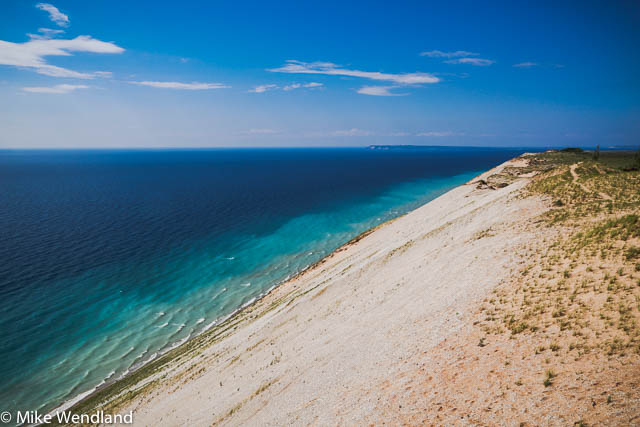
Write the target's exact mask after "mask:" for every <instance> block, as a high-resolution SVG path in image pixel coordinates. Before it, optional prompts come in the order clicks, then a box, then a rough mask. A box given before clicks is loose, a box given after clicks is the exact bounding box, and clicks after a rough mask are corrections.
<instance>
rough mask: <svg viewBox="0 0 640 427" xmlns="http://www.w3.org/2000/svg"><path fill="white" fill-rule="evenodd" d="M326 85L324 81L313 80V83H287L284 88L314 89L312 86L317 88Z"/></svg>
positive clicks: (288, 89) (287, 89)
mask: <svg viewBox="0 0 640 427" xmlns="http://www.w3.org/2000/svg"><path fill="white" fill-rule="evenodd" d="M322 86H324V85H323V84H322V83H316V82H311V83H304V84H303V83H292V84H290V85H286V86H284V87H283V88H282V90H286V91H290V90H294V89H300V88H308V89H312V88H317V87H322Z"/></svg>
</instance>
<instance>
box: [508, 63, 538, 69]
mask: <svg viewBox="0 0 640 427" xmlns="http://www.w3.org/2000/svg"><path fill="white" fill-rule="evenodd" d="M537 65H538V63H537V62H520V63H519V64H513V66H514V67H518V68H529V67H536V66H537Z"/></svg>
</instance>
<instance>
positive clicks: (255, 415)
mask: <svg viewBox="0 0 640 427" xmlns="http://www.w3.org/2000/svg"><path fill="white" fill-rule="evenodd" d="M509 165H510V166H524V165H526V161H524V160H523V159H516V160H514V161H512V162H511V163H510V162H507V163H505V164H503V165H501V166H500V167H499V168H496V169H494V170H492V171H491V173H496V172H499V171H500V170H501V169H502V168H503V167H505V166H509ZM483 175H485V176H488V175H487V174H483ZM489 175H490V174H489ZM528 181H529V178H520V179H518V180H516V181H515V182H514V183H512V184H510V185H508V186H507V187H504V188H500V189H496V190H492V189H478V188H476V184H473V183H468V184H466V185H463V186H460V187H458V188H455V189H454V190H452V191H450V192H448V193H447V194H445V195H443V196H441V197H439V198H438V199H436V200H434V201H432V202H430V203H428V204H426V205H424V206H422V207H421V208H419V209H417V210H415V211H413V212H411V213H409V214H407V215H405V216H403V217H401V218H399V219H397V220H395V221H392V222H390V223H387V224H385V225H383V226H381V227H379V228H378V229H376V230H375V231H373V232H372V233H370V234H368V235H367V236H365V237H363V238H362V239H361V240H359V241H357V242H356V243H353V244H350V245H347V246H346V247H344V248H343V249H341V250H338V251H337V252H335V253H334V254H333V255H332V256H330V257H329V258H328V259H327V260H326V261H325V262H323V263H320V264H319V265H317V266H315V267H314V268H312V269H310V270H308V271H307V272H305V273H304V274H302V275H300V276H298V277H296V278H295V279H293V280H291V281H290V282H288V283H286V284H284V285H282V286H280V287H279V288H277V289H276V290H275V291H273V292H272V293H271V294H269V295H268V296H267V297H265V298H264V299H263V300H261V301H260V302H258V303H257V304H255V305H254V306H252V307H250V309H248V310H247V311H246V312H245V313H243V314H244V320H243V321H242V322H240V323H239V324H238V325H237V326H236V327H235V328H234V330H233V332H232V333H230V334H228V336H226V337H225V338H224V339H222V340H219V341H217V342H214V343H213V344H208V345H206V346H203V348H202V349H200V350H199V354H197V356H195V357H193V358H189V359H187V360H184V358H181V359H180V360H177V361H175V362H173V363H171V364H170V366H169V367H168V368H166V369H164V370H163V371H162V372H160V373H158V374H157V375H155V376H154V377H153V379H155V380H157V386H155V387H154V388H152V389H151V391H145V392H143V393H141V394H139V395H138V396H137V397H136V398H135V399H134V400H133V401H132V402H130V403H129V404H128V405H127V406H126V407H125V408H124V410H123V411H122V412H128V411H129V410H131V409H133V411H134V422H135V424H136V425H148V426H156V425H176V426H178V425H192V426H194V425H195V426H197V425H211V424H213V423H220V424H229V425H240V424H242V425H284V424H296V425H307V424H310V423H316V424H318V425H327V424H330V425H333V424H347V425H353V424H357V423H359V422H360V421H362V420H364V419H365V418H367V416H368V415H370V414H371V413H372V412H373V409H374V408H375V407H376V404H377V401H378V399H379V398H380V397H379V396H382V394H377V393H376V390H375V385H376V384H380V383H381V382H382V381H384V379H385V378H387V377H389V376H390V375H391V374H393V373H394V372H396V371H397V370H398V368H399V367H401V366H402V364H403V363H406V362H405V361H406V360H407V359H409V358H410V357H411V356H412V355H415V354H417V353H420V352H428V351H429V349H430V348H432V347H433V346H435V345H437V344H438V343H440V342H441V341H442V340H443V339H445V338H446V337H447V336H449V335H450V334H452V333H454V332H455V331H457V330H459V329H460V328H461V327H462V326H463V325H464V321H463V317H464V315H465V310H466V308H467V307H468V306H469V304H471V303H473V302H476V301H478V300H481V299H482V298H483V297H484V296H485V295H486V293H487V292H488V291H489V290H491V289H492V287H494V286H495V285H497V284H498V283H499V282H500V280H501V279H502V278H503V277H505V276H507V274H508V273H509V272H510V271H511V269H513V268H515V263H516V259H515V255H514V248H516V247H518V246H519V245H522V244H523V243H525V242H527V241H529V240H530V239H532V238H535V236H532V235H531V234H528V233H527V232H524V231H523V229H524V227H523V225H524V224H526V223H527V222H528V221H531V219H532V218H534V217H535V216H537V215H539V214H540V213H541V212H542V211H543V210H544V209H545V207H544V206H545V204H544V203H542V202H541V201H540V199H535V198H531V197H529V198H521V197H517V195H518V193H519V190H520V189H522V188H523V187H524V186H525V185H526V184H527V183H528Z"/></svg>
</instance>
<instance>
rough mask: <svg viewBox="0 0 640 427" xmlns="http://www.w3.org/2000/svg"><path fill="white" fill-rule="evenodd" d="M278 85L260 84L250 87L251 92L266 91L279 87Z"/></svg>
mask: <svg viewBox="0 0 640 427" xmlns="http://www.w3.org/2000/svg"><path fill="white" fill-rule="evenodd" d="M277 88H278V85H259V86H254V88H253V89H249V92H251V93H264V92H266V91H268V90H273V89H277Z"/></svg>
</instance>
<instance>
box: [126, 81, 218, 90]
mask: <svg viewBox="0 0 640 427" xmlns="http://www.w3.org/2000/svg"><path fill="white" fill-rule="evenodd" d="M129 83H131V84H134V85H141V86H150V87H156V88H160V89H180V90H209V89H226V88H230V87H231V86H226V85H224V84H222V83H198V82H193V83H181V82H150V81H144V82H129Z"/></svg>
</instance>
